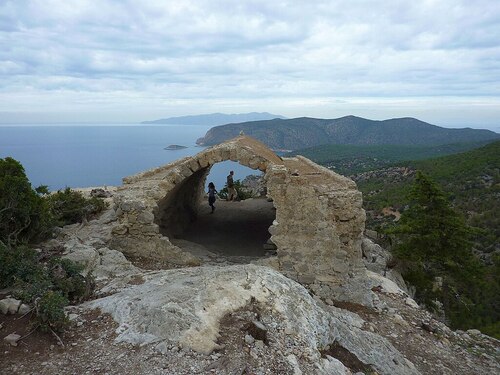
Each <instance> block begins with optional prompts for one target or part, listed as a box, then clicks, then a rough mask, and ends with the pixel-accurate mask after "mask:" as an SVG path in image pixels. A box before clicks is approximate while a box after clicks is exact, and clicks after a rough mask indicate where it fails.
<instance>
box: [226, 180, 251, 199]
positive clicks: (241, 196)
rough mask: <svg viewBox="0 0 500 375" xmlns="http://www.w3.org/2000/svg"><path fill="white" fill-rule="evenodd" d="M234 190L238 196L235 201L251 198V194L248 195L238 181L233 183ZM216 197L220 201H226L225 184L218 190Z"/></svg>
mask: <svg viewBox="0 0 500 375" xmlns="http://www.w3.org/2000/svg"><path fill="white" fill-rule="evenodd" d="M234 188H235V189H236V193H237V194H238V197H237V199H239V200H242V201H244V200H245V199H248V198H252V193H250V192H249V191H248V190H247V189H246V188H245V186H243V184H242V183H241V181H240V180H236V181H234ZM218 195H219V198H221V199H227V184H226V186H224V187H223V188H222V189H221V190H219V193H218Z"/></svg>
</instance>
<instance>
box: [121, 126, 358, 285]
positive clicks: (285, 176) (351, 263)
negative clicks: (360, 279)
mask: <svg viewBox="0 0 500 375" xmlns="http://www.w3.org/2000/svg"><path fill="white" fill-rule="evenodd" d="M225 160H232V161H238V162H240V164H243V165H246V166H248V167H250V168H254V169H259V170H261V171H264V172H265V175H264V180H265V183H266V185H267V192H268V196H269V198H271V199H272V200H273V202H274V206H275V208H276V220H275V221H274V223H273V225H272V226H271V228H270V229H269V231H270V233H271V235H272V237H271V239H272V241H273V242H274V243H275V244H276V246H277V256H276V258H275V259H273V260H272V261H270V262H268V265H271V266H273V267H274V268H276V269H278V270H279V271H281V272H283V273H284V274H285V275H287V276H288V277H291V278H293V279H295V280H298V281H299V282H301V283H305V284H317V285H319V284H324V285H340V284H342V283H343V281H344V280H345V279H346V278H348V277H350V274H354V273H355V272H356V271H357V270H358V269H360V268H361V267H362V261H361V259H362V256H361V241H362V233H363V230H364V222H365V213H364V210H363V209H362V197H361V193H360V192H359V191H358V190H357V188H356V185H355V183H354V182H353V181H352V180H350V179H348V178H346V177H343V176H340V175H338V174H336V173H334V172H332V171H330V170H328V169H326V168H323V167H320V166H318V165H316V164H315V163H313V162H311V161H310V160H308V159H306V158H304V157H300V156H298V157H295V158H283V159H282V158H279V157H278V156H276V155H275V154H274V153H273V152H272V151H271V150H269V149H268V148H267V147H266V146H264V145H263V144H262V143H260V142H258V141H256V140H254V139H252V138H249V137H246V136H240V137H237V138H235V139H233V140H230V141H228V142H225V143H223V144H220V145H217V146H214V147H211V148H208V149H206V150H204V151H202V152H200V153H199V154H197V155H195V156H193V157H189V158H184V159H181V160H179V161H176V162H174V163H171V164H168V165H166V166H163V167H160V168H156V169H153V170H150V171H147V172H144V173H141V174H138V175H135V176H131V177H128V178H125V179H124V186H123V187H121V188H120V189H119V191H118V192H117V194H116V196H115V204H116V207H117V216H118V218H119V224H118V225H116V227H115V228H114V230H113V240H112V243H113V246H114V247H115V248H118V249H120V250H121V251H123V252H124V253H127V254H132V255H138V256H144V257H151V258H162V259H166V260H168V261H170V262H172V263H176V264H181V265H183V264H184V265H185V264H190V265H194V264H198V263H199V261H198V260H197V259H196V258H195V257H194V256H192V255H191V254H189V253H187V252H184V251H183V250H182V249H180V248H178V247H176V246H174V245H173V244H172V243H171V242H170V240H169V238H171V237H175V236H176V235H178V234H180V233H182V231H183V230H184V228H185V227H186V226H187V225H188V224H189V222H190V221H192V220H195V219H196V215H197V205H196V203H197V202H198V198H197V197H199V196H200V194H202V193H203V190H204V189H203V188H204V182H205V179H206V176H207V175H208V173H209V171H210V168H211V167H212V165H214V164H215V163H218V162H221V161H225Z"/></svg>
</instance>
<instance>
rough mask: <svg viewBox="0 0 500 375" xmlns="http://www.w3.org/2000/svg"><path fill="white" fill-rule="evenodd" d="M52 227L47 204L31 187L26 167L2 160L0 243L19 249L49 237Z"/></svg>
mask: <svg viewBox="0 0 500 375" xmlns="http://www.w3.org/2000/svg"><path fill="white" fill-rule="evenodd" d="M50 227H51V214H50V212H49V210H48V207H47V204H46V201H45V200H44V199H43V198H42V197H41V196H40V195H39V194H38V193H37V192H36V191H35V190H33V188H32V187H31V184H30V182H29V180H28V178H27V177H26V174H25V172H24V168H23V166H22V165H21V164H20V163H19V162H18V161H16V160H14V159H12V158H9V157H7V158H5V159H0V243H3V244H4V245H5V246H7V247H9V246H17V245H18V244H20V243H27V242H31V241H36V240H39V239H42V238H43V237H45V235H46V234H47V233H48V232H49V230H50Z"/></svg>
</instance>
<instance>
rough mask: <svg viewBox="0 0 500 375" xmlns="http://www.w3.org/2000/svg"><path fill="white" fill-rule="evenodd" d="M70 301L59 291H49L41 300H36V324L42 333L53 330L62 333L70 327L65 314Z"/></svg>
mask: <svg viewBox="0 0 500 375" xmlns="http://www.w3.org/2000/svg"><path fill="white" fill-rule="evenodd" d="M67 305H68V300H67V298H66V297H64V296H63V295H62V294H61V293H60V292H58V291H52V290H49V291H47V292H46V293H44V294H43V295H42V296H41V297H40V298H39V299H37V300H35V310H36V319H35V320H36V323H37V324H39V325H40V329H41V330H42V331H48V330H49V329H53V330H54V331H62V330H64V328H65V327H66V326H67V325H68V318H67V317H66V314H65V313H64V307H66V306H67Z"/></svg>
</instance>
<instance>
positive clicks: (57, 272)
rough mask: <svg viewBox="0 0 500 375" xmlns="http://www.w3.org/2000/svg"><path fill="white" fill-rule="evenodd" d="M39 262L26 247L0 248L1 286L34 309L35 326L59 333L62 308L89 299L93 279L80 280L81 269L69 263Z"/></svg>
mask: <svg viewBox="0 0 500 375" xmlns="http://www.w3.org/2000/svg"><path fill="white" fill-rule="evenodd" d="M39 258H40V257H39V254H38V253H37V252H36V251H34V250H32V249H30V248H28V247H26V246H20V247H18V248H13V247H11V248H7V247H5V246H2V245H0V276H1V278H0V282H1V284H0V286H1V287H9V286H13V287H14V289H15V290H16V292H15V293H14V295H15V297H16V298H19V299H21V300H22V301H23V302H25V303H27V304H30V305H32V306H34V312H35V313H34V317H33V318H34V319H33V320H34V321H33V323H34V324H35V325H40V327H42V328H44V329H49V328H51V329H54V330H62V329H63V328H64V326H65V325H66V323H67V321H66V316H65V314H64V307H66V306H67V305H68V304H69V303H77V302H81V301H83V300H86V299H88V298H89V297H90V296H91V294H92V290H93V288H94V279H93V277H92V275H90V274H88V275H86V276H82V275H81V272H82V270H83V267H82V266H81V265H79V264H76V263H74V262H72V261H70V260H69V259H61V258H59V257H52V258H50V260H49V261H48V262H40V260H39Z"/></svg>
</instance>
